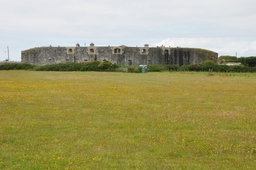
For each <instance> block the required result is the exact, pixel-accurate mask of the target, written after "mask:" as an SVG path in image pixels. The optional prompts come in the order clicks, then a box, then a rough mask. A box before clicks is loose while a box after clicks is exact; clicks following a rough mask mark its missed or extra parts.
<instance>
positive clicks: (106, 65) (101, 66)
mask: <svg viewBox="0 0 256 170" xmlns="http://www.w3.org/2000/svg"><path fill="white" fill-rule="evenodd" d="M113 67H114V66H113V64H112V63H111V62H109V61H103V62H101V63H100V64H99V65H98V68H99V70H102V71H103V70H104V71H110V70H113V69H114V68H113Z"/></svg>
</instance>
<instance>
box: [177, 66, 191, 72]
mask: <svg viewBox="0 0 256 170" xmlns="http://www.w3.org/2000/svg"><path fill="white" fill-rule="evenodd" d="M179 71H189V65H183V66H181V67H180V68H179Z"/></svg>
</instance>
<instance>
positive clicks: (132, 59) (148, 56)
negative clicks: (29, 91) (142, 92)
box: [21, 43, 218, 66]
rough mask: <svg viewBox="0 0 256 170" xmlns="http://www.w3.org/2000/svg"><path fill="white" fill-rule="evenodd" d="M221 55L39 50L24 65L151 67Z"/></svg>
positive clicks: (182, 51)
mask: <svg viewBox="0 0 256 170" xmlns="http://www.w3.org/2000/svg"><path fill="white" fill-rule="evenodd" d="M217 59H218V53H216V52H213V51H210V50H206V49H200V48H181V47H175V48H174V47H165V46H158V47H149V45H148V44H145V45H144V47H128V46H125V45H121V46H95V45H94V44H93V43H91V44H90V46H80V45H79V44H76V46H73V47H59V46H58V47H52V46H49V47H36V48H32V49H28V50H24V51H22V52H21V62H23V63H29V64H33V65H46V64H57V63H68V62H73V63H81V62H88V61H110V62H112V63H116V64H118V65H124V66H131V65H141V64H143V65H148V64H163V65H165V64H177V65H180V66H182V65H187V64H200V63H202V62H203V61H205V60H213V61H215V62H217Z"/></svg>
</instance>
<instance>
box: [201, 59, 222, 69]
mask: <svg viewBox="0 0 256 170" xmlns="http://www.w3.org/2000/svg"><path fill="white" fill-rule="evenodd" d="M217 67H218V65H217V64H216V63H215V62H214V61H211V60H206V61H204V62H203V63H201V69H202V71H209V70H213V71H217Z"/></svg>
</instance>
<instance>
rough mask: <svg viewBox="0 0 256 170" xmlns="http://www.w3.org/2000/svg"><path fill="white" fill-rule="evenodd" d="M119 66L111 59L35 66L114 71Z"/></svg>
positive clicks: (49, 69)
mask: <svg viewBox="0 0 256 170" xmlns="http://www.w3.org/2000/svg"><path fill="white" fill-rule="evenodd" d="M117 67H118V66H117V65H116V64H112V63H111V62H109V61H104V62H99V61H92V62H84V63H59V64H49V65H44V66H37V67H35V70H36V71H112V70H114V69H116V68H117Z"/></svg>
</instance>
